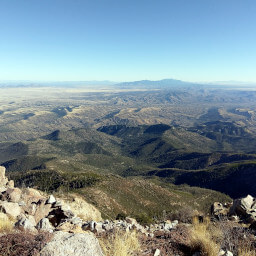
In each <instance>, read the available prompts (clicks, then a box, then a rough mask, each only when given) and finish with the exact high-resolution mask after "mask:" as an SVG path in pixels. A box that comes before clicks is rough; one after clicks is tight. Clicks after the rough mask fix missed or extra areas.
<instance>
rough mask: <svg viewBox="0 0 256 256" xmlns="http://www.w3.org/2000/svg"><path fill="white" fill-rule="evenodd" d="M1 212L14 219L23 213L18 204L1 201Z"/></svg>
mask: <svg viewBox="0 0 256 256" xmlns="http://www.w3.org/2000/svg"><path fill="white" fill-rule="evenodd" d="M0 211H2V212H3V213H6V214H7V215H9V216H11V217H12V218H14V219H16V218H17V217H18V216H19V215H20V214H21V213H22V209H21V208H20V206H19V204H18V203H12V202H7V201H0Z"/></svg>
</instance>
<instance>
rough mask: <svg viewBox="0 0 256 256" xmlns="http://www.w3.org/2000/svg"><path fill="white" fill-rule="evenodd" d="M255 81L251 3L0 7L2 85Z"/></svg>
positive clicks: (72, 1) (31, 0)
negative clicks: (11, 82)
mask: <svg viewBox="0 0 256 256" xmlns="http://www.w3.org/2000/svg"><path fill="white" fill-rule="evenodd" d="M164 78H173V79H180V80H184V81H193V82H194V81H197V82H201V81H229V80H232V81H248V82H256V1H255V0H0V80H37V81H38V80H40V81H88V80H110V81H133V80H143V79H149V80H159V79H164Z"/></svg>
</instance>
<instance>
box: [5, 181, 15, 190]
mask: <svg viewBox="0 0 256 256" xmlns="http://www.w3.org/2000/svg"><path fill="white" fill-rule="evenodd" d="M6 187H8V188H14V181H13V180H9V181H8V182H7V184H6Z"/></svg>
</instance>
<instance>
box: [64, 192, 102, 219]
mask: <svg viewBox="0 0 256 256" xmlns="http://www.w3.org/2000/svg"><path fill="white" fill-rule="evenodd" d="M66 203H67V204H68V205H69V207H70V209H71V211H72V212H73V213H74V214H76V215H77V216H78V217H80V218H81V219H83V220H84V221H91V220H94V221H101V220H102V217H101V213H100V211H99V210H98V209H96V208H95V207H94V206H93V205H92V204H89V203H87V202H86V201H85V200H84V199H83V198H81V197H79V196H77V195H72V198H71V200H68V201H67V202H66Z"/></svg>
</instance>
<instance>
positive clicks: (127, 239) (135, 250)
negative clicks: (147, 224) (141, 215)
mask: <svg viewBox="0 0 256 256" xmlns="http://www.w3.org/2000/svg"><path fill="white" fill-rule="evenodd" d="M100 245H101V247H102V250H103V252H104V254H105V255H106V256H137V255H139V251H140V243H139V239H138V235H137V233H136V232H122V231H118V232H115V233H113V234H110V235H108V236H107V237H105V238H101V239H100Z"/></svg>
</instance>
